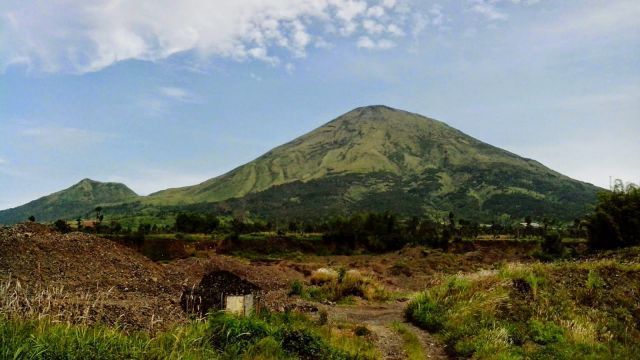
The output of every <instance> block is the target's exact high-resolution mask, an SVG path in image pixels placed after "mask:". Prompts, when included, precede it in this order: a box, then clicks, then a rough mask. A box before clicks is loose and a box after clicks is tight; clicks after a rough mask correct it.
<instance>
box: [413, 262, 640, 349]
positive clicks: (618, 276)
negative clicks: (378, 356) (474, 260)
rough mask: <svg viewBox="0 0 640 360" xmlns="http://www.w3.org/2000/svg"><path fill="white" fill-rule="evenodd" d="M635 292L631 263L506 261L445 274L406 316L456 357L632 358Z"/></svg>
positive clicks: (636, 272) (638, 272)
mask: <svg viewBox="0 0 640 360" xmlns="http://www.w3.org/2000/svg"><path fill="white" fill-rule="evenodd" d="M639 292H640V265H637V264H634V265H621V264H619V263H617V262H616V261H611V260H603V261H594V262H581V263H555V264H532V265H523V264H509V265H505V266H504V267H502V268H501V269H500V270H499V271H483V272H479V273H474V274H469V275H458V276H453V277H449V278H448V279H447V280H445V281H444V282H443V283H442V284H440V285H438V286H436V287H434V288H431V289H429V290H427V291H425V292H424V293H421V294H420V295H419V296H417V297H416V298H415V299H414V300H413V301H412V302H411V303H410V305H409V306H408V307H407V309H406V316H407V318H408V319H409V320H411V321H412V322H414V323H415V324H416V325H418V326H420V327H422V328H424V329H426V330H429V331H432V332H435V333H437V334H438V335H439V336H440V337H441V338H442V340H443V341H444V342H445V343H446V344H447V345H448V346H449V348H450V349H451V351H452V352H453V353H455V355H456V356H462V357H473V358H477V359H524V358H528V359H548V358H554V359H576V358H581V359H582V358H590V359H596V358H597V359H605V358H606V359H630V358H635V357H637V354H638V352H639V351H640V330H639V329H638V327H637V324H638V321H640V312H639V311H638V306H637V304H636V303H635V299H636V297H637V294H638V293H639ZM632 294H636V295H632Z"/></svg>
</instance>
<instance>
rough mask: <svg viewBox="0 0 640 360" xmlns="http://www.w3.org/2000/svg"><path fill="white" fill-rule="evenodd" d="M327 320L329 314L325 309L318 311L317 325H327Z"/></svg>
mask: <svg viewBox="0 0 640 360" xmlns="http://www.w3.org/2000/svg"><path fill="white" fill-rule="evenodd" d="M328 322H329V314H328V313H327V310H320V312H319V313H318V325H320V326H323V325H327V323H328Z"/></svg>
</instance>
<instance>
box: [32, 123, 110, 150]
mask: <svg viewBox="0 0 640 360" xmlns="http://www.w3.org/2000/svg"><path fill="white" fill-rule="evenodd" d="M19 135H20V136H23V137H25V138H29V139H30V140H31V141H30V143H32V144H36V145H39V146H40V147H43V148H48V149H53V150H73V149H77V148H78V147H86V146H92V145H96V144H100V143H102V142H104V141H106V140H107V139H109V138H111V137H113V136H114V135H111V134H107V133H102V132H99V131H92V130H85V129H79V128H74V127H57V126H35V127H30V128H26V129H24V130H22V131H21V132H20V133H19Z"/></svg>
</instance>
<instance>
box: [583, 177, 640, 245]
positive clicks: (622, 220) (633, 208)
mask: <svg viewBox="0 0 640 360" xmlns="http://www.w3.org/2000/svg"><path fill="white" fill-rule="evenodd" d="M587 221H588V223H587V228H588V229H589V244H590V245H591V247H592V248H594V249H615V248H619V247H625V246H634V245H640V189H638V188H637V187H636V186H635V185H633V184H630V185H628V186H627V187H626V188H625V186H624V184H623V183H622V181H620V180H617V181H616V186H615V188H614V190H613V191H612V192H606V193H601V194H600V196H599V198H598V204H597V206H596V209H595V212H594V213H593V214H592V215H590V216H589V218H588V220H587Z"/></svg>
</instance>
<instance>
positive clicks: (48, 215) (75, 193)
mask: <svg viewBox="0 0 640 360" xmlns="http://www.w3.org/2000/svg"><path fill="white" fill-rule="evenodd" d="M137 197H138V195H137V194H136V193H135V192H133V191H132V190H131V189H129V188H128V187H127V186H126V185H123V184H119V183H103V182H99V181H94V180H91V179H84V180H82V181H80V182H79V183H77V184H75V185H73V186H71V187H70V188H68V189H65V190H62V191H59V192H57V193H54V194H51V195H48V196H44V197H42V198H40V199H38V200H34V201H32V202H30V203H28V204H25V205H22V206H19V207H17V208H13V209H8V210H3V211H0V224H10V223H17V222H21V221H26V220H27V218H28V217H29V216H31V215H34V216H35V217H36V219H37V220H38V221H54V220H57V219H75V218H76V217H78V216H83V217H84V216H86V214H87V213H91V212H93V209H95V207H96V206H98V205H105V204H111V203H120V202H124V201H130V200H133V199H135V198H137Z"/></svg>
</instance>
